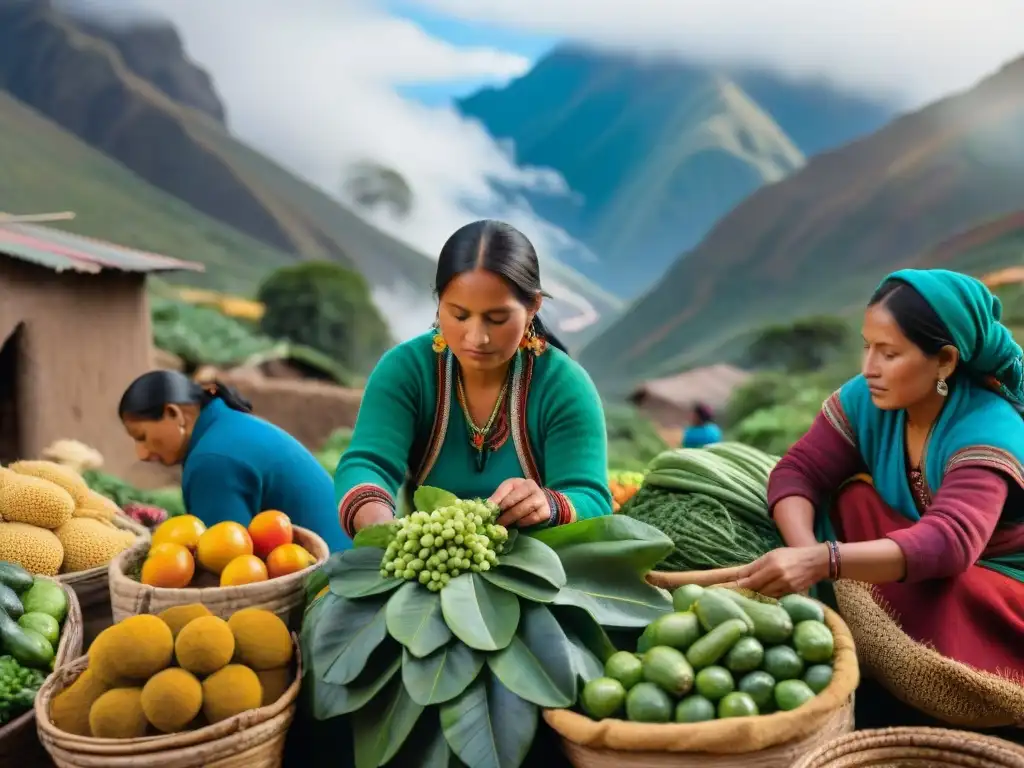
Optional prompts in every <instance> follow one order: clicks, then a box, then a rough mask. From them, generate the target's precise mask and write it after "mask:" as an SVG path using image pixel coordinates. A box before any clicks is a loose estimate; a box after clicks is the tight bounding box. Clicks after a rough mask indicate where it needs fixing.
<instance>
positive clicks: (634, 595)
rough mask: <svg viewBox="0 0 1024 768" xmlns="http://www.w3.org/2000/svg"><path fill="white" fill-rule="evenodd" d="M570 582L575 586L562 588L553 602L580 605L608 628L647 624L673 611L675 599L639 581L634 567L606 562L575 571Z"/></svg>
mask: <svg viewBox="0 0 1024 768" xmlns="http://www.w3.org/2000/svg"><path fill="white" fill-rule="evenodd" d="M566 570H568V569H566ZM595 571H596V572H595ZM569 583H570V584H572V585H573V586H571V587H562V589H561V590H560V591H559V593H558V595H557V596H556V597H555V599H554V600H553V601H552V604H554V605H567V606H577V607H580V608H582V609H583V610H585V611H587V612H588V613H589V614H590V615H591V616H593V617H594V619H595V620H596V621H597V622H598V623H599V624H601V625H602V626H604V627H645V626H647V625H648V624H650V623H651V622H652V621H654V620H655V619H656V618H658V617H659V616H661V615H662V614H664V613H667V612H668V611H671V610H672V598H671V597H669V596H668V594H667V593H666V592H665V591H664V590H660V589H657V588H656V587H652V586H651V585H650V584H648V583H647V582H646V581H643V580H640V581H637V580H636V575H635V574H634V572H633V571H632V569H628V568H614V567H610V566H609V565H608V564H607V563H605V564H604V568H597V569H595V568H593V567H591V568H589V569H586V572H584V570H582V569H581V570H579V571H577V572H576V573H572V574H571V575H570V576H569Z"/></svg>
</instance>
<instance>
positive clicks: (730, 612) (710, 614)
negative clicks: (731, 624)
mask: <svg viewBox="0 0 1024 768" xmlns="http://www.w3.org/2000/svg"><path fill="white" fill-rule="evenodd" d="M728 591H729V590H726V589H706V590H704V594H703V595H701V596H700V597H698V598H697V602H695V603H694V604H693V612H694V613H696V614H697V618H698V619H700V624H701V626H702V627H704V631H705V632H710V631H711V630H712V629H714V628H715V627H717V626H718V625H719V624H723V623H724V622H726V621H729V620H730V619H739V620H740V621H742V622H743V623H744V624H745V625H746V627H747V631H748V632H753V631H754V622H753V621H751V620H750V617H749V616H747V614H746V613H744V612H743V609H742V608H740V607H739V606H738V605H737V604H736V603H734V602H733V601H732V600H730V599H729V598H728V597H727V596H726V594H725V593H726V592H728Z"/></svg>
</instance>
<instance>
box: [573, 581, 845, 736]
mask: <svg viewBox="0 0 1024 768" xmlns="http://www.w3.org/2000/svg"><path fill="white" fill-rule="evenodd" d="M672 600H673V607H674V608H675V611H674V612H673V613H669V614H666V615H664V616H662V617H660V618H658V619H656V620H655V621H654V622H652V623H651V624H650V625H649V626H648V627H647V629H645V630H644V633H643V635H641V637H640V642H639V644H638V646H637V653H635V654H634V653H629V652H627V651H619V652H618V653H616V654H615V655H613V656H612V657H611V658H609V659H608V661H607V662H606V664H605V669H604V675H603V676H602V677H599V678H595V679H592V680H590V681H588V682H587V684H586V686H585V687H584V688H583V694H582V696H581V704H582V707H583V711H584V712H586V713H587V714H588V715H589V716H590V717H592V718H593V719H595V720H601V719H604V718H606V717H625V719H627V720H631V721H634V722H646V723H667V722H671V721H673V720H674V721H675V722H678V723H696V722H703V721H706V720H714V719H715V718H716V717H717V718H729V717H749V716H754V715H763V714H769V713H771V712H774V711H776V710H782V711H784V712H788V711H791V710H794V709H797V708H798V707H801V706H803V705H804V704H806V703H807V702H808V701H810V700H811V699H812V698H814V696H815V695H816V694H818V693H821V691H823V690H824V689H825V688H827V687H828V685H829V683H831V681H832V656H833V652H834V650H835V641H834V638H833V636H832V632H831V631H830V630H829V628H828V627H827V626H826V625H825V623H824V621H825V613H824V611H823V610H822V608H821V606H820V605H819V604H818V603H816V602H815V601H813V600H810V599H808V598H806V597H803V596H801V595H787V596H786V597H784V598H782V599H781V600H780V601H779V603H778V604H771V603H767V602H763V601H758V600H756V599H751V598H748V597H744V596H743V595H741V594H739V593H738V592H734V591H732V590H729V589H704V588H703V587H700V586H695V585H688V586H683V587H680V588H679V589H677V590H676V591H675V592H674V593H673V595H672Z"/></svg>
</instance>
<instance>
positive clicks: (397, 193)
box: [342, 160, 413, 219]
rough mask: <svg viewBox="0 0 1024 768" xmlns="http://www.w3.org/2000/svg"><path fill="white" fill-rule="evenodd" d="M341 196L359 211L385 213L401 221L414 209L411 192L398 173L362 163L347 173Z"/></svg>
mask: <svg viewBox="0 0 1024 768" xmlns="http://www.w3.org/2000/svg"><path fill="white" fill-rule="evenodd" d="M342 193H343V194H344V196H345V197H346V198H347V199H349V200H351V201H352V202H353V203H355V204H356V205H357V206H359V207H360V208H364V209H366V210H371V211H372V210H378V209H380V208H384V209H386V210H387V211H388V212H389V213H390V214H391V215H392V216H394V217H396V218H399V219H402V218H405V217H406V216H408V215H409V212H410V211H412V206H413V194H412V188H411V187H410V186H409V182H407V181H406V180H405V177H404V176H402V174H400V173H399V172H398V171H396V170H395V169H393V168H388V167H387V166H385V165H381V164H380V163H375V162H373V161H370V160H363V161H360V162H358V163H353V164H352V165H351V166H349V167H348V168H347V169H346V172H345V178H344V180H343V182H342Z"/></svg>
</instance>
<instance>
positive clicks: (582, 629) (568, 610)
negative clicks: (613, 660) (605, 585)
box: [551, 605, 619, 664]
mask: <svg viewBox="0 0 1024 768" xmlns="http://www.w3.org/2000/svg"><path fill="white" fill-rule="evenodd" d="M551 612H552V613H553V614H554V615H555V618H556V619H558V623H559V625H560V626H561V627H562V629H563V630H564V631H565V633H566V635H568V636H569V637H570V638H571V637H573V636H575V638H576V639H577V640H579V641H580V642H581V643H583V645H584V646H585V647H586V648H587V650H589V651H590V652H591V653H592V654H593V655H594V656H596V657H597V658H598V660H599V661H600V662H601V663H602V664H604V662H606V661H608V658H609V657H610V656H611V655H612V654H613V653H615V652H616V651H617V650H618V649H619V647H618V646H616V644H615V643H614V642H613V641H612V639H611V638H610V637H609V636H608V633H607V632H605V631H604V628H603V627H602V626H601V625H600V624H598V623H597V621H595V620H594V617H593V616H591V615H590V613H588V612H587V611H586V610H584V609H583V608H578V607H577V606H575V605H555V606H552V607H551Z"/></svg>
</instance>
